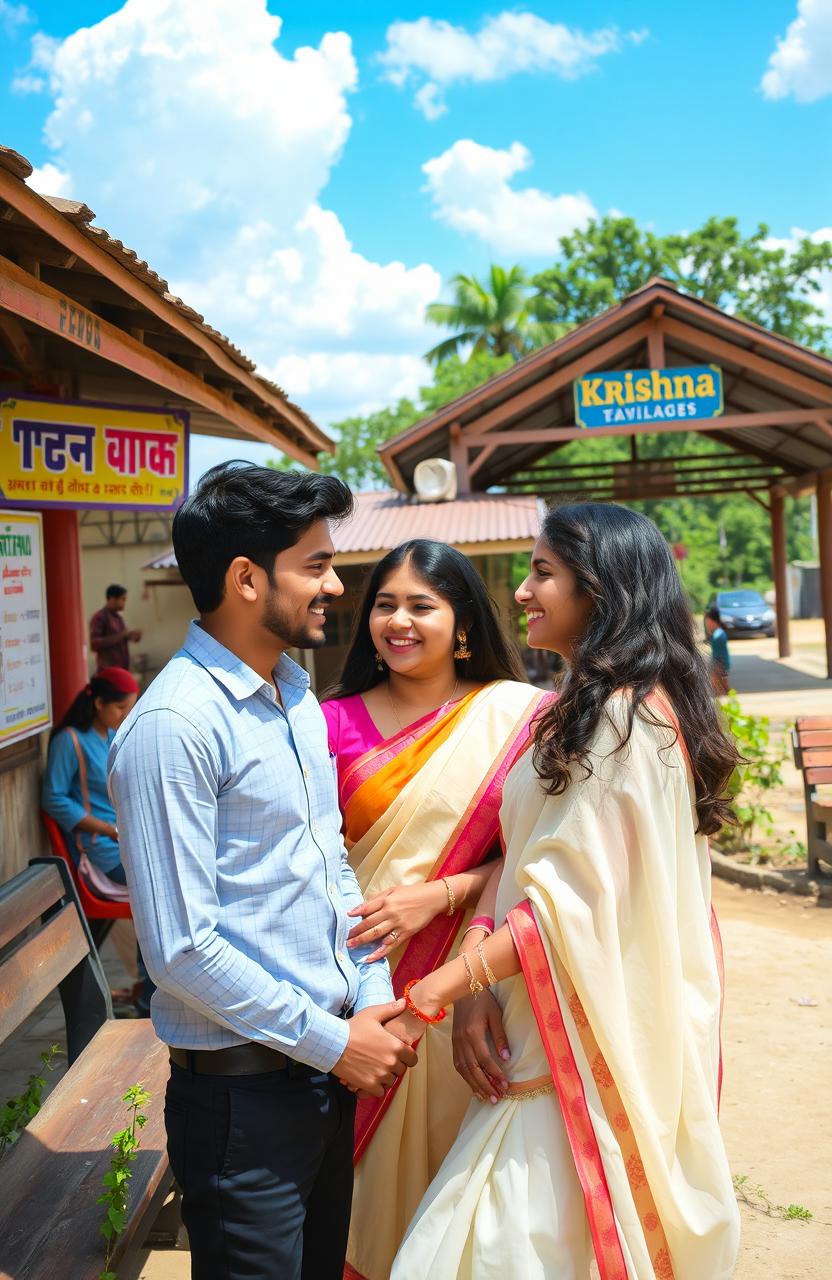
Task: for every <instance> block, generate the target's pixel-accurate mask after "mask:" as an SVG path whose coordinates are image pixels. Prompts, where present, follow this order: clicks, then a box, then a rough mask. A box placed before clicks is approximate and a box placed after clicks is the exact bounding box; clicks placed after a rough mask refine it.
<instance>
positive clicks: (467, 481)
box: [451, 422, 471, 493]
mask: <svg viewBox="0 0 832 1280" xmlns="http://www.w3.org/2000/svg"><path fill="white" fill-rule="evenodd" d="M451 462H452V463H453V464H454V466H455V467H456V484H457V490H458V491H459V493H470V492H471V473H470V471H469V470H468V445H467V444H466V443H465V442H464V441H463V439H462V428H461V427H460V425H459V423H458V422H452V423H451Z"/></svg>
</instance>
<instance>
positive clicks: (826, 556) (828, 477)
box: [817, 471, 832, 680]
mask: <svg viewBox="0 0 832 1280" xmlns="http://www.w3.org/2000/svg"><path fill="white" fill-rule="evenodd" d="M817 494H818V551H819V553H820V598H821V608H822V611H823V625H824V628H825V631H826V674H827V676H828V677H829V679H830V680H832V471H821V472H820V474H819V475H818V479H817Z"/></svg>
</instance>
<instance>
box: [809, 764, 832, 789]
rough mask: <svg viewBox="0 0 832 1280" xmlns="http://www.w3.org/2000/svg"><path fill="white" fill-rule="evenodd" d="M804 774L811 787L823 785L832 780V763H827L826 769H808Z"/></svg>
mask: <svg viewBox="0 0 832 1280" xmlns="http://www.w3.org/2000/svg"><path fill="white" fill-rule="evenodd" d="M803 776H804V778H805V779H806V781H807V783H808V784H809V786H810V787H820V786H823V785H824V784H825V783H828V782H832V765H827V766H826V768H824V769H807V770H806V771H805V773H804V775H803Z"/></svg>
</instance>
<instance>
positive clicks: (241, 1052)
mask: <svg viewBox="0 0 832 1280" xmlns="http://www.w3.org/2000/svg"><path fill="white" fill-rule="evenodd" d="M168 1051H169V1053H170V1060H171V1062H175V1063H176V1065H177V1067H184V1068H185V1070H186V1071H193V1072H194V1073H195V1074H196V1075H199V1076H251V1075H256V1074H257V1073H258V1072H261V1071H282V1070H284V1069H285V1067H286V1063H287V1061H288V1059H287V1057H286V1054H285V1053H281V1052H280V1050H279V1049H270V1048H269V1046H268V1045H266V1044H233V1045H230V1046H229V1047H228V1048H227V1049H177V1048H175V1047H174V1046H173V1045H169V1046H168Z"/></svg>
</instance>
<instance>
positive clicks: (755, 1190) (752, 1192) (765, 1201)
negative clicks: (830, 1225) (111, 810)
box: [732, 1173, 814, 1222]
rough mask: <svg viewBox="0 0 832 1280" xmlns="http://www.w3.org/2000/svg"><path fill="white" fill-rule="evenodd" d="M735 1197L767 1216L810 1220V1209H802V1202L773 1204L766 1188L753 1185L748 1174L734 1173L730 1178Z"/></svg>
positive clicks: (799, 1220) (801, 1220) (811, 1215)
mask: <svg viewBox="0 0 832 1280" xmlns="http://www.w3.org/2000/svg"><path fill="white" fill-rule="evenodd" d="M732 1181H733V1183H734V1191H735V1192H736V1196H737V1199H738V1200H740V1201H741V1202H742V1203H743V1204H747V1205H748V1207H749V1209H756V1210H757V1211H758V1213H764V1214H765V1215H766V1216H767V1217H769V1218H783V1219H784V1220H785V1221H786V1222H811V1221H812V1218H813V1216H814V1215H813V1214H812V1211H811V1209H804V1207H803V1205H802V1204H775V1203H774V1201H773V1200H771V1199H770V1197H769V1195H768V1193H767V1192H766V1190H765V1189H764V1188H763V1187H761V1186H759V1185H757V1186H755V1185H753V1184H752V1182H751V1180H750V1178H749V1177H748V1174H746V1173H735V1174H734V1177H733V1179H732Z"/></svg>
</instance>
